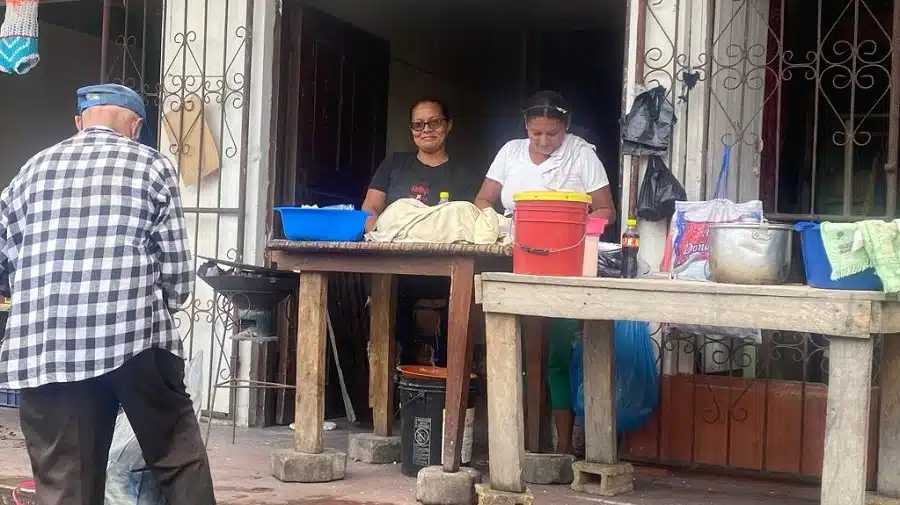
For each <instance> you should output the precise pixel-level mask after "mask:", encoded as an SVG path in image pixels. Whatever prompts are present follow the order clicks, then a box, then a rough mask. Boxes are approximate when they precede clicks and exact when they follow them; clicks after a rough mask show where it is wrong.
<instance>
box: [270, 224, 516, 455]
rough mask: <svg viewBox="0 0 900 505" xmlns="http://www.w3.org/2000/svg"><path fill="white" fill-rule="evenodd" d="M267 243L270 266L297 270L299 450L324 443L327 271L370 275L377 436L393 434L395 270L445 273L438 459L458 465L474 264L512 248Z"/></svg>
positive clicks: (502, 265)
mask: <svg viewBox="0 0 900 505" xmlns="http://www.w3.org/2000/svg"><path fill="white" fill-rule="evenodd" d="M267 250H268V253H269V258H270V260H271V261H272V262H273V264H274V265H275V268H278V269H281V270H290V271H294V272H298V273H299V274H300V297H299V298H300V303H299V319H298V325H297V326H298V331H297V339H298V340H297V398H296V402H297V408H296V409H295V414H294V416H295V422H294V423H295V449H296V450H297V451H298V452H303V453H311V454H318V453H321V452H322V450H323V446H322V423H323V420H324V415H325V396H324V386H325V351H326V342H327V338H326V322H325V318H326V310H327V307H328V298H327V296H328V277H327V274H328V273H329V272H354V273H368V274H372V294H371V296H372V305H371V309H370V318H371V324H370V329H369V331H370V341H371V348H370V352H371V355H370V375H369V399H370V401H371V403H372V407H373V418H374V419H373V421H374V432H375V435H378V436H384V437H387V436H390V435H391V428H392V422H393V419H394V401H393V390H394V388H393V380H392V377H393V372H394V364H395V358H394V356H395V352H394V348H395V345H394V344H395V332H394V327H395V324H394V312H395V307H396V296H397V291H396V278H395V276H397V275H426V276H444V277H450V301H449V308H448V311H449V321H448V324H447V372H448V378H447V396H446V404H445V405H446V407H445V408H446V411H447V414H446V418H445V425H444V429H445V436H444V447H443V461H442V463H443V467H444V471H447V472H456V471H458V470H459V465H460V449H461V447H460V445H461V441H462V436H463V429H464V427H465V414H466V400H467V397H468V392H469V374H470V372H471V368H472V339H471V338H470V335H469V331H468V330H469V316H470V307H471V305H472V288H473V279H474V275H475V272H476V269H477V268H480V266H482V265H483V266H484V267H485V268H488V267H489V268H490V269H501V270H502V269H507V268H508V263H509V258H510V257H511V255H512V250H511V248H510V247H507V246H497V245H490V246H482V245H471V244H401V243H375V242H291V241H286V240H273V241H270V242H269V244H268V247H267ZM476 263H477V264H478V265H476ZM498 265H499V266H498ZM446 434H449V435H446Z"/></svg>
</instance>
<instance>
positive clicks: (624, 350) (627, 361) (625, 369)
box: [569, 321, 659, 433]
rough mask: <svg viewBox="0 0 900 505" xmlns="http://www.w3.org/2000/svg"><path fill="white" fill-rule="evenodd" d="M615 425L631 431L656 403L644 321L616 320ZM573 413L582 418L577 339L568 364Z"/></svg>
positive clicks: (650, 349) (581, 373) (655, 383)
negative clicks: (569, 364)
mask: <svg viewBox="0 0 900 505" xmlns="http://www.w3.org/2000/svg"><path fill="white" fill-rule="evenodd" d="M615 341H616V379H615V380H616V427H617V431H618V432H619V433H624V432H628V431H634V430H636V429H638V428H640V427H641V426H643V425H644V424H646V423H647V421H648V420H649V419H650V416H651V415H652V414H653V409H655V408H656V406H657V405H658V404H659V372H658V371H657V369H656V354H655V353H654V351H653V343H652V342H651V340H650V325H649V324H648V323H645V322H635V321H616V329H615ZM569 374H570V377H571V382H572V396H573V402H572V403H573V404H574V406H575V415H576V416H577V417H578V418H579V419H584V360H583V345H582V342H581V340H578V341H576V342H575V344H574V345H573V347H572V362H571V366H570V368H569Z"/></svg>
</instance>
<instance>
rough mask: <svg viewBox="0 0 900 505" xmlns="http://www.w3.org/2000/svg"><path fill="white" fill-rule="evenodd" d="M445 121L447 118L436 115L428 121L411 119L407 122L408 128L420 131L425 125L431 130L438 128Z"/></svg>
mask: <svg viewBox="0 0 900 505" xmlns="http://www.w3.org/2000/svg"><path fill="white" fill-rule="evenodd" d="M446 122H447V118H445V117H436V118H434V119H429V120H428V121H421V120H419V121H411V122H410V123H409V129H410V130H412V131H414V132H420V131H423V130H425V127H426V126H427V127H428V128H430V129H432V130H439V129H440V128H441V127H442V126H444V123H446Z"/></svg>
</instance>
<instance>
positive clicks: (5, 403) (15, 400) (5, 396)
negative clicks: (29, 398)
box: [0, 389, 19, 409]
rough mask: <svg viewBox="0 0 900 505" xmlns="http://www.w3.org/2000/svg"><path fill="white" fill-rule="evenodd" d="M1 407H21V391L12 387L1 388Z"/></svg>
mask: <svg viewBox="0 0 900 505" xmlns="http://www.w3.org/2000/svg"><path fill="white" fill-rule="evenodd" d="M0 407H12V408H14V409H17V408H19V392H18V391H15V390H12V389H0Z"/></svg>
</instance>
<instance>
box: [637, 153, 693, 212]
mask: <svg viewBox="0 0 900 505" xmlns="http://www.w3.org/2000/svg"><path fill="white" fill-rule="evenodd" d="M685 200H687V193H686V192H685V191H684V186H682V185H681V183H680V182H679V181H678V179H676V178H675V174H673V173H672V171H671V170H669V167H667V166H666V163H665V162H664V161H663V160H662V158H660V157H659V156H651V157H650V160H649V162H648V163H647V171H646V172H645V173H644V182H642V183H641V192H640V194H639V195H638V203H637V214H638V217H639V218H641V219H645V220H647V221H662V220H664V219H668V218H670V217H672V214H674V213H675V202H683V201H685Z"/></svg>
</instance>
